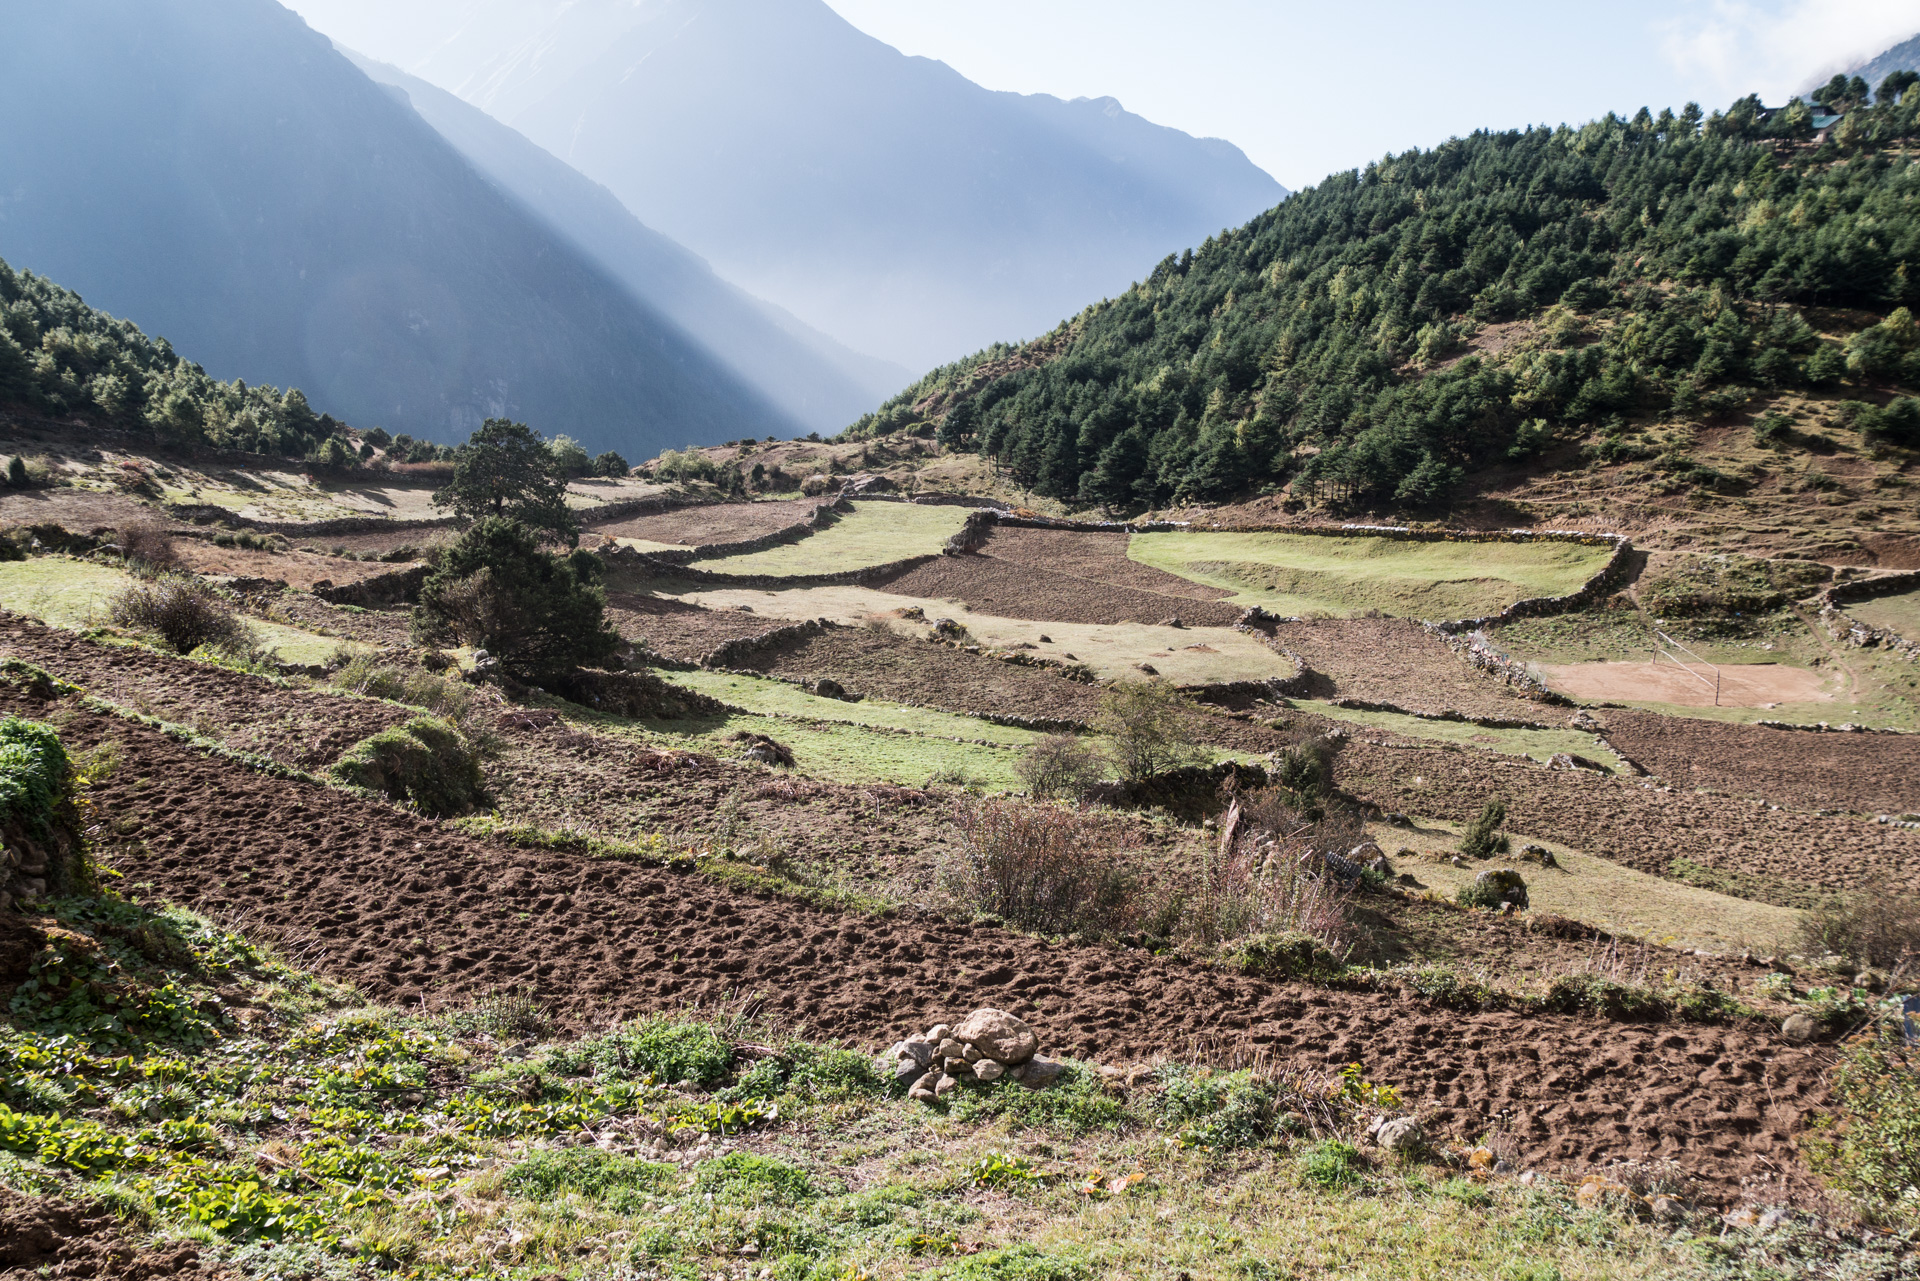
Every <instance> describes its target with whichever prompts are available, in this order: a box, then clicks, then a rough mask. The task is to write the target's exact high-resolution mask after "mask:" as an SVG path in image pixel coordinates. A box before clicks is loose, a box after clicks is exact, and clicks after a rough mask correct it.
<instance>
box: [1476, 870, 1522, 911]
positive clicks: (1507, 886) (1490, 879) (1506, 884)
mask: <svg viewBox="0 0 1920 1281" xmlns="http://www.w3.org/2000/svg"><path fill="white" fill-rule="evenodd" d="M1473 884H1474V887H1475V888H1476V889H1479V888H1481V887H1490V888H1491V889H1492V890H1493V891H1494V892H1495V893H1497V894H1498V896H1499V899H1500V902H1501V904H1502V905H1505V904H1509V903H1511V904H1512V905H1513V906H1514V907H1516V908H1524V907H1526V905H1527V883H1526V881H1525V880H1523V879H1522V878H1521V876H1520V873H1518V872H1516V871H1515V870H1514V869H1512V868H1510V867H1499V868H1494V867H1490V868H1488V869H1487V870H1486V871H1484V872H1482V873H1480V875H1478V876H1476V877H1474V878H1473ZM1488 897H1489V898H1492V897H1493V895H1489V896H1488Z"/></svg>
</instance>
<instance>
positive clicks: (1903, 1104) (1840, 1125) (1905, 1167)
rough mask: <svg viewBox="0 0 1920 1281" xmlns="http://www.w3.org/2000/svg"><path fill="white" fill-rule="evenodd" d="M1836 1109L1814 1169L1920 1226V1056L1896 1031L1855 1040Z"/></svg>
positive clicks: (1836, 1084) (1875, 1207)
mask: <svg viewBox="0 0 1920 1281" xmlns="http://www.w3.org/2000/svg"><path fill="white" fill-rule="evenodd" d="M1833 1098H1834V1102H1835V1104H1836V1105H1837V1107H1836V1111H1835V1112H1834V1113H1833V1114H1832V1115H1830V1116H1829V1117H1827V1118H1824V1124H1823V1127H1822V1128H1823V1133H1822V1135H1821V1137H1820V1138H1819V1139H1818V1140H1816V1141H1815V1142H1814V1143H1812V1144H1811V1145H1810V1157H1811V1160H1812V1162H1813V1165H1814V1168H1815V1169H1816V1170H1818V1171H1819V1172H1820V1173H1822V1174H1823V1175H1825V1176H1826V1177H1827V1179H1828V1180H1829V1181H1831V1182H1832V1183H1833V1185H1834V1186H1835V1187H1837V1188H1839V1189H1841V1190H1842V1191H1844V1192H1847V1193H1850V1194H1852V1195H1853V1196H1854V1197H1856V1198H1857V1199H1859V1200H1860V1201H1861V1202H1862V1204H1863V1205H1865V1206H1866V1207H1867V1208H1868V1209H1869V1210H1870V1211H1872V1212H1873V1213H1874V1214H1875V1215H1876V1216H1878V1217H1883V1218H1885V1219H1888V1220H1890V1221H1893V1222H1896V1223H1902V1224H1908V1225H1912V1224H1915V1223H1920V1054H1916V1053H1915V1051H1914V1049H1913V1047H1912V1046H1910V1045H1907V1044H1906V1043H1905V1038H1904V1037H1903V1036H1902V1035H1901V1033H1900V1032H1899V1031H1898V1030H1897V1028H1895V1027H1893V1026H1881V1027H1877V1028H1874V1029H1872V1030H1870V1031H1868V1032H1865V1033H1863V1034H1861V1035H1860V1036H1857V1037H1855V1038H1854V1039H1853V1040H1852V1041H1850V1042H1849V1043H1848V1044H1847V1045H1846V1046H1845V1047H1844V1048H1843V1049H1842V1051H1841V1054H1840V1064H1839V1066H1838V1067H1837V1068H1836V1069H1835V1071H1834V1074H1833Z"/></svg>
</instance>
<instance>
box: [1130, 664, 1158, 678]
mask: <svg viewBox="0 0 1920 1281" xmlns="http://www.w3.org/2000/svg"><path fill="white" fill-rule="evenodd" d="M1135 666H1136V667H1138V668H1139V669H1140V670H1141V671H1143V672H1145V673H1146V674H1147V675H1149V676H1158V675H1159V674H1160V669H1159V668H1157V667H1155V666H1154V665H1153V664H1152V663H1136V664H1135Z"/></svg>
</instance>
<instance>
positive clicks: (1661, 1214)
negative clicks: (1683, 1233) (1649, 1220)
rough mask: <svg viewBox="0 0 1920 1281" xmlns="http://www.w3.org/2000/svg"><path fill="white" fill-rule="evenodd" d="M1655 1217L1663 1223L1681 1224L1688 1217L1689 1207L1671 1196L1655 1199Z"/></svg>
mask: <svg viewBox="0 0 1920 1281" xmlns="http://www.w3.org/2000/svg"><path fill="white" fill-rule="evenodd" d="M1653 1217H1654V1218H1656V1219H1658V1220H1660V1222H1662V1223H1679V1222H1680V1221H1681V1220H1683V1219H1685V1218H1686V1217H1687V1207H1686V1206H1684V1205H1682V1204H1680V1203H1679V1202H1678V1201H1676V1200H1674V1199H1673V1198H1672V1197H1670V1196H1657V1197H1655V1198H1654V1199H1653Z"/></svg>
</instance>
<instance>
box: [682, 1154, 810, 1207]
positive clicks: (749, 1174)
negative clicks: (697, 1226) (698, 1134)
mask: <svg viewBox="0 0 1920 1281" xmlns="http://www.w3.org/2000/svg"><path fill="white" fill-rule="evenodd" d="M693 1186H694V1190H695V1191H698V1192H711V1193H713V1195H714V1197H715V1199H716V1200H721V1201H732V1202H735V1203H737V1204H746V1205H767V1204H772V1205H798V1204H799V1203H800V1202H802V1201H811V1200H812V1199H813V1198H814V1195H815V1193H814V1189H813V1180H812V1179H810V1178H808V1177H807V1172H806V1171H805V1170H802V1169H801V1168H800V1167H799V1166H797V1165H789V1164H787V1163H786V1162H785V1161H781V1160H778V1159H777V1158H774V1157H768V1156H755V1155H753V1154H752V1153H750V1152H729V1153H727V1155H725V1156H723V1157H720V1158H719V1159H718V1160H714V1161H708V1162H707V1163H706V1164H705V1165H702V1166H701V1167H700V1173H699V1175H698V1177H697V1178H696V1179H695V1181H694V1185H693Z"/></svg>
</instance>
